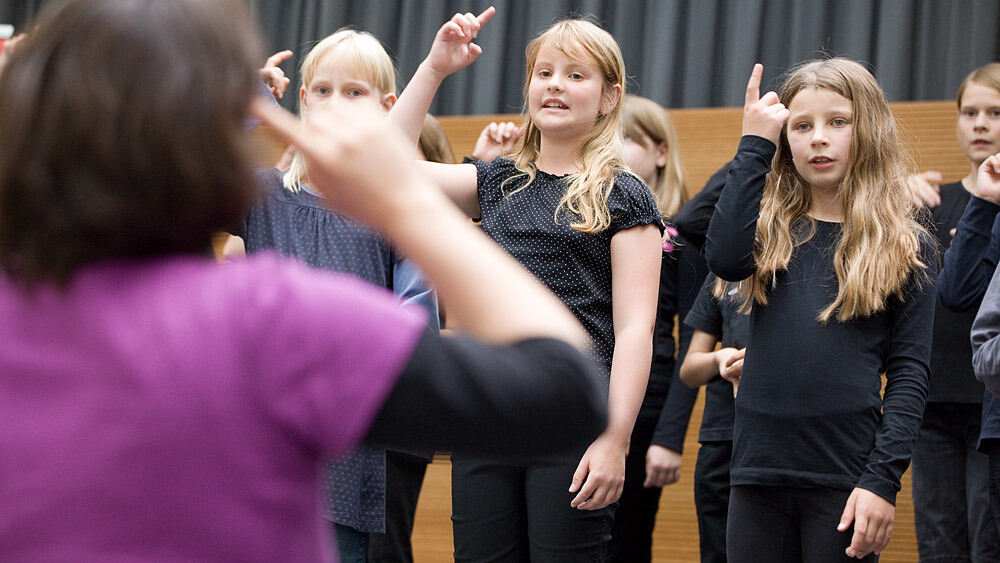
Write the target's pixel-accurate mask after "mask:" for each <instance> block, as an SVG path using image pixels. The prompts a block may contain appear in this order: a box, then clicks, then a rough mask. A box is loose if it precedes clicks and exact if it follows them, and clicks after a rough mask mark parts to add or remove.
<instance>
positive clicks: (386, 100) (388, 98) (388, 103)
mask: <svg viewBox="0 0 1000 563" xmlns="http://www.w3.org/2000/svg"><path fill="white" fill-rule="evenodd" d="M396 99H397V98H396V94H393V93H392V92H389V93H388V94H386V95H384V96H382V103H381V105H382V109H383V110H385V112H386V113H388V112H389V110H391V109H392V106H394V105H396Z"/></svg>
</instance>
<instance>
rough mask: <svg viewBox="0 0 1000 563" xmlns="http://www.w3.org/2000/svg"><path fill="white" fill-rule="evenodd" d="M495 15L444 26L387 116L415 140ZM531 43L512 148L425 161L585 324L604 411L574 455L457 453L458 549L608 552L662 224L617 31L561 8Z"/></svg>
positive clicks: (532, 555) (576, 557)
mask: <svg viewBox="0 0 1000 563" xmlns="http://www.w3.org/2000/svg"><path fill="white" fill-rule="evenodd" d="M492 14H493V10H492V8H491V9H489V10H487V11H486V12H484V13H483V14H480V15H479V16H478V17H477V16H473V15H472V14H464V15H463V14H457V15H456V16H455V17H454V18H452V20H451V21H449V22H447V23H446V24H445V25H444V26H443V27H442V28H441V30H440V31H439V32H438V35H437V37H436V38H435V41H434V45H433V46H432V47H431V52H430V54H429V55H428V57H427V59H426V60H425V61H424V62H423V63H422V64H421V65H420V67H419V69H418V70H417V72H416V73H415V75H414V77H413V79H412V80H411V82H410V84H409V85H408V86H407V89H406V92H405V93H404V94H403V96H401V98H400V101H399V103H398V104H397V105H396V107H395V108H394V109H393V112H392V114H391V115H390V118H392V119H396V120H398V122H399V123H400V124H401V125H402V127H403V129H404V130H405V131H407V132H408V134H409V135H410V137H411V138H412V139H413V141H414V142H416V138H417V133H418V132H419V128H420V121H421V120H422V119H423V114H424V112H425V111H426V109H427V107H428V105H429V104H430V101H431V99H432V98H433V95H434V92H435V91H436V89H437V87H438V86H439V85H440V83H441V81H442V80H443V79H444V78H445V77H446V76H447V75H448V74H451V73H452V72H454V71H456V70H458V69H460V68H463V67H465V66H467V65H468V64H469V63H471V62H472V61H473V60H475V58H476V57H478V55H479V54H480V53H481V49H480V48H479V47H478V46H477V45H476V44H475V43H472V40H473V39H474V38H475V36H476V35H477V34H478V32H479V29H480V27H481V25H482V24H483V23H485V21H486V20H488V19H489V18H490V17H491V16H492ZM526 55H527V67H526V77H525V85H524V94H525V108H524V124H523V127H524V134H523V135H522V136H521V138H520V139H518V141H517V143H516V144H515V146H514V148H513V152H512V154H511V155H510V158H502V157H501V158H497V159H495V160H493V161H492V162H482V161H479V162H477V163H475V164H459V165H451V166H449V165H440V164H433V163H426V164H425V165H424V168H425V170H427V171H428V173H429V174H430V176H431V177H432V178H433V179H434V180H435V181H436V182H437V183H438V184H439V185H440V186H441V188H442V189H443V190H444V191H445V193H447V194H448V195H449V196H450V197H451V199H452V201H454V202H455V203H456V204H457V205H458V206H459V207H460V208H461V209H462V210H463V211H465V212H466V213H467V214H468V215H469V216H470V217H480V218H481V219H482V228H483V230H484V232H485V233H486V234H487V235H489V236H490V237H491V238H493V239H494V240H495V241H497V242H498V243H499V244H500V245H501V246H502V247H503V248H504V249H505V250H507V251H508V252H509V253H511V254H512V255H513V256H514V257H515V258H517V259H518V261H520V262H521V264H523V265H524V266H525V267H526V268H527V269H528V270H529V271H531V272H532V273H533V274H534V275H535V276H536V277H537V278H538V279H540V280H541V281H542V282H543V283H545V284H546V285H547V286H548V287H549V288H551V289H552V290H553V291H554V292H555V293H556V295H558V296H559V297H560V298H561V299H562V300H563V301H564V302H565V303H566V304H567V305H568V306H569V307H570V309H571V310H572V311H573V312H574V313H575V314H576V315H577V317H578V318H579V319H580V320H581V321H582V322H583V324H584V326H585V327H587V329H588V331H589V333H590V335H591V338H592V339H593V341H594V349H593V357H594V359H595V360H596V361H597V362H598V363H599V364H600V365H601V366H602V367H603V369H604V370H605V372H606V373H608V374H609V375H610V397H609V408H610V416H611V421H610V424H609V426H608V429H607V430H606V431H605V432H604V434H602V435H601V436H600V437H599V438H598V439H597V440H595V441H594V442H593V443H592V444H591V445H590V447H589V448H586V449H585V450H581V451H579V452H578V456H576V457H573V458H569V457H552V458H550V459H538V458H533V459H523V460H510V459H507V460H490V459H471V458H463V457H459V456H456V457H455V459H454V460H453V463H454V466H453V467H454V472H453V503H454V504H453V510H454V515H453V521H454V528H455V559H456V560H457V561H470V560H474V561H483V560H499V559H503V560H507V559H508V558H509V559H511V560H527V559H531V560H534V561H584V560H587V561H603V560H604V559H605V558H606V548H607V545H606V544H607V539H608V537H609V534H610V531H611V524H612V516H613V514H612V511H613V509H612V507H611V505H612V504H613V503H614V502H615V501H617V500H618V498H619V496H620V495H621V490H622V486H623V482H624V475H625V454H626V451H627V449H628V445H629V438H630V435H631V433H632V426H633V424H634V422H635V418H636V413H637V412H638V410H639V405H640V403H641V402H642V397H643V393H644V390H645V385H646V380H647V378H648V376H649V365H650V357H651V355H652V332H653V323H654V319H655V311H656V297H657V281H658V273H659V265H660V255H661V252H662V251H661V244H662V243H661V239H660V236H661V232H662V228H663V227H662V222H661V220H660V213H659V211H658V209H657V207H656V202H655V200H654V199H653V196H652V194H651V193H650V191H649V188H647V187H646V186H645V184H643V183H642V181H641V180H640V179H639V178H637V177H636V176H635V175H633V174H632V173H630V172H629V169H628V168H627V166H626V164H625V160H624V157H625V153H624V147H623V133H622V123H621V113H622V109H621V103H620V100H621V96H622V94H623V88H624V83H625V77H626V74H625V65H624V62H623V59H622V55H621V51H620V49H619V48H618V45H617V43H616V42H615V40H614V39H613V38H612V37H611V35H610V34H608V33H607V32H606V31H604V30H602V29H601V28H599V27H598V26H596V25H594V24H593V23H590V22H587V21H582V20H563V21H560V22H557V23H555V24H553V25H552V26H551V27H549V28H548V29H547V30H545V31H544V32H543V33H542V34H541V35H539V36H538V37H537V38H536V39H534V40H532V41H531V42H530V43H529V44H528V47H527V49H526ZM612 303H613V304H614V307H613V309H612ZM567 488H568V489H569V490H568V491H567Z"/></svg>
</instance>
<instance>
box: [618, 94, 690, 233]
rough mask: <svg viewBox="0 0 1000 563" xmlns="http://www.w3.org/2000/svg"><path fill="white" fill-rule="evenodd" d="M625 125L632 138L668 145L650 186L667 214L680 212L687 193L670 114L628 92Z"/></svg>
mask: <svg viewBox="0 0 1000 563" xmlns="http://www.w3.org/2000/svg"><path fill="white" fill-rule="evenodd" d="M622 125H623V127H624V129H625V135H626V136H627V137H629V138H631V139H632V140H633V141H635V142H637V143H638V142H639V141H640V140H641V139H642V138H643V137H644V136H645V137H648V138H649V140H650V141H652V142H653V145H654V146H658V145H660V144H661V143H662V144H663V145H664V146H665V147H666V149H667V163H666V164H665V165H664V166H661V167H659V168H658V171H657V179H656V185H655V186H649V189H651V190H652V191H653V195H654V196H655V197H656V205H657V207H659V209H660V213H661V214H662V215H663V216H664V217H673V216H674V215H677V212H678V211H680V209H681V206H682V205H684V203H685V202H686V201H687V199H688V197H687V190H686V189H685V187H684V171H683V170H682V169H681V158H680V152H679V151H678V147H677V132H676V131H675V130H674V122H673V121H672V120H671V119H670V114H668V113H667V110H666V109H664V108H663V106H661V105H660V104H658V103H656V102H654V101H653V100H650V99H649V98H643V97H642V96H636V95H634V94H629V95H627V96H625V99H624V101H623V102H622Z"/></svg>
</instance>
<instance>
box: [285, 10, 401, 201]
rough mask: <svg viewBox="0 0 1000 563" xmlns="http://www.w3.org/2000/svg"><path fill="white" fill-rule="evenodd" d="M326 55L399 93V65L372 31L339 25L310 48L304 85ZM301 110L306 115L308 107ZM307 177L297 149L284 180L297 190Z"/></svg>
mask: <svg viewBox="0 0 1000 563" xmlns="http://www.w3.org/2000/svg"><path fill="white" fill-rule="evenodd" d="M327 55H330V56H332V57H337V58H338V59H339V60H340V61H342V64H344V65H345V66H346V67H347V68H349V69H350V70H351V72H352V73H353V75H354V76H355V77H357V78H363V79H365V80H366V81H368V83H369V84H371V86H372V87H373V88H375V89H376V90H378V91H379V92H380V93H381V94H383V95H384V94H395V93H396V67H395V66H393V64H392V59H391V58H390V57H389V53H387V52H386V51H385V47H383V46H382V43H380V42H379V40H378V39H377V38H376V37H375V36H374V35H372V34H371V33H368V32H367V31H356V30H353V29H349V28H341V29H338V30H337V31H335V32H334V33H333V34H331V35H328V36H326V37H325V38H324V39H323V40H322V41H320V42H319V43H317V44H316V45H315V46H314V47H313V48H312V50H310V51H309V54H308V55H306V57H305V59H303V60H302V68H301V69H299V74H300V75H301V77H302V87H304V88H309V85H310V84H311V83H312V81H313V77H314V76H315V75H316V67H318V66H319V62H320V60H322V59H323V57H325V56H327ZM299 113H300V114H302V115H303V116H304V114H305V108H302V109H301V110H300V112H299ZM305 178H306V163H305V159H304V158H303V157H302V155H301V154H300V153H298V152H296V153H295V156H294V157H293V158H292V163H291V165H289V166H288V172H286V173H285V175H284V176H283V177H282V184H283V185H284V186H285V187H286V188H288V190H290V191H293V192H297V191H299V190H300V189H302V183H303V182H305Z"/></svg>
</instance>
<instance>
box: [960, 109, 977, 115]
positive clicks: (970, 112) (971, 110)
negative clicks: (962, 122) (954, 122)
mask: <svg viewBox="0 0 1000 563" xmlns="http://www.w3.org/2000/svg"><path fill="white" fill-rule="evenodd" d="M962 115H964V116H965V117H976V110H974V109H967V110H965V111H963V112H962Z"/></svg>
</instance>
